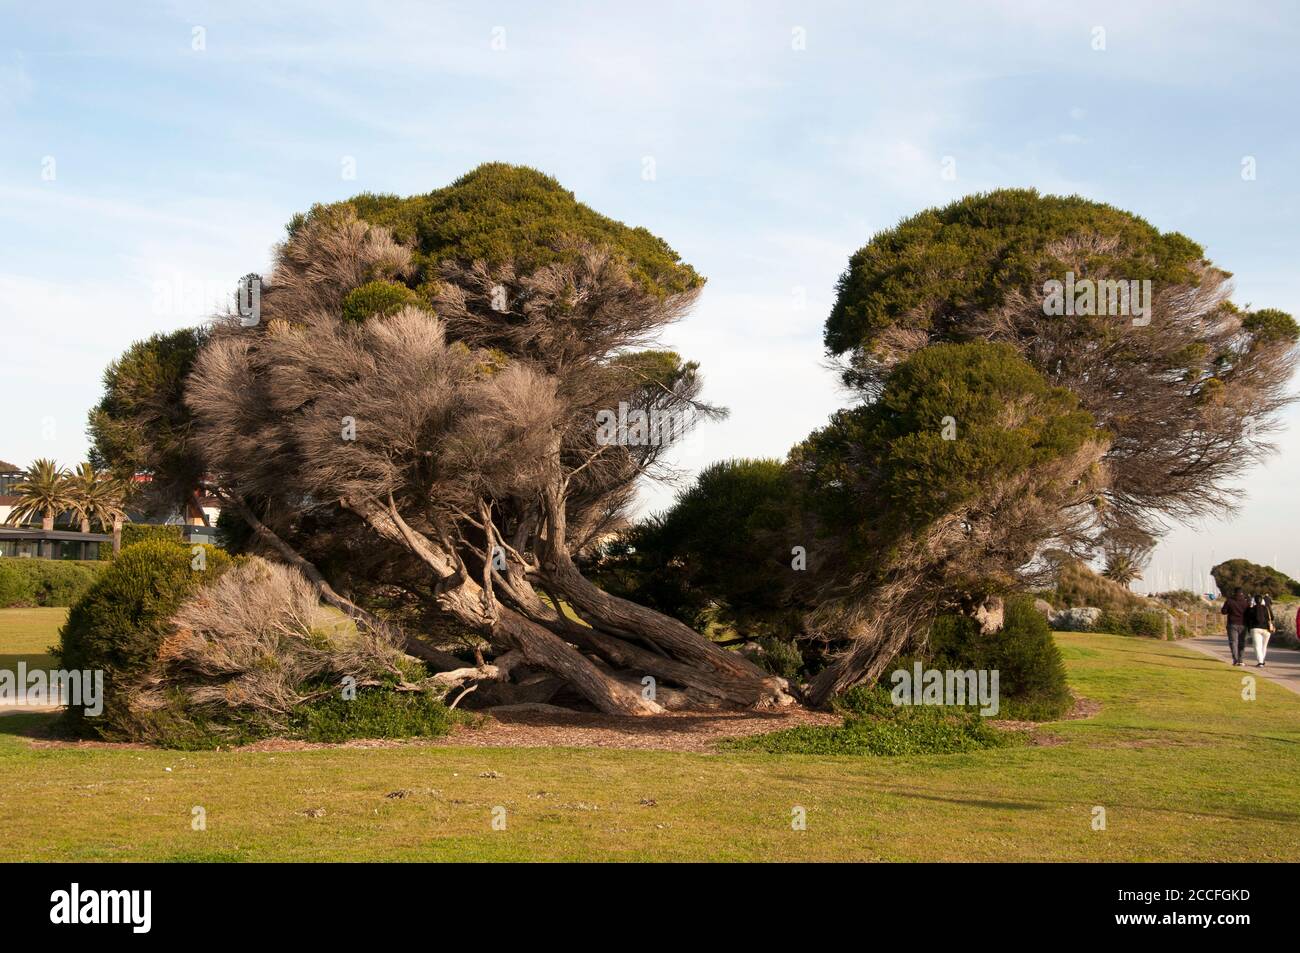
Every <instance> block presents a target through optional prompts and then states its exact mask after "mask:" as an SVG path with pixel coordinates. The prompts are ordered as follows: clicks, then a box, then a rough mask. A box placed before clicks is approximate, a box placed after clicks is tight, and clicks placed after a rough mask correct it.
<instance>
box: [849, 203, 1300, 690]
mask: <svg viewBox="0 0 1300 953" xmlns="http://www.w3.org/2000/svg"><path fill="white" fill-rule="evenodd" d="M1229 278H1230V276H1229V274H1228V273H1227V272H1225V271H1223V270H1222V269H1220V268H1218V267H1216V266H1215V265H1214V264H1212V263H1211V262H1210V261H1209V260H1208V259H1206V257H1205V255H1204V251H1203V249H1202V248H1201V246H1199V245H1197V244H1196V243H1195V242H1193V241H1191V240H1190V239H1188V238H1186V237H1184V236H1182V235H1179V234H1177V233H1162V232H1160V231H1159V230H1158V229H1156V228H1155V227H1153V226H1152V225H1150V224H1149V223H1147V222H1145V221H1144V220H1142V219H1140V218H1138V217H1137V216H1135V215H1132V214H1130V213H1127V212H1123V211H1121V210H1119V209H1116V208H1113V207H1111V206H1108V205H1103V204H1100V203H1096V202H1090V201H1087V200H1085V199H1082V198H1077V197H1072V198H1061V197H1055V196H1041V195H1039V194H1038V193H1037V192H1035V191H1032V190H1002V191H997V192H992V193H989V194H986V195H976V196H971V197H969V198H966V199H963V200H961V201H958V202H954V203H953V204H951V205H949V206H946V207H945V208H942V209H933V210H930V211H926V212H923V213H921V214H919V215H916V216H914V217H912V218H910V219H907V220H906V221H904V222H902V223H901V224H899V225H898V226H897V227H895V228H893V229H890V230H888V231H886V232H882V233H881V234H879V235H877V236H876V237H874V238H873V239H872V240H871V241H870V242H869V243H868V244H867V245H865V246H864V247H863V248H861V249H860V250H859V251H857V252H856V253H855V254H854V255H853V256H852V258H851V259H850V261H849V267H848V269H847V270H846V271H845V273H844V274H843V276H842V277H841V279H840V282H839V294H838V297H837V300H836V303H835V306H834V309H833V310H832V312H831V315H830V317H829V318H828V320H827V322H826V337H825V340H826V346H827V349H828V351H829V352H830V353H831V354H832V355H834V356H837V357H839V358H841V359H842V360H843V376H844V380H845V382H846V383H847V384H849V385H851V386H854V387H856V388H857V389H858V390H859V392H860V393H861V395H862V397H863V399H864V400H866V401H868V402H869V403H871V402H875V401H878V400H880V399H881V396H882V395H883V394H885V393H887V391H888V389H889V387H890V382H891V381H892V380H893V376H892V375H893V372H894V370H895V368H897V367H899V366H900V364H901V363H902V362H905V361H907V360H908V359H909V358H911V357H912V356H914V355H923V354H924V353H925V352H926V351H927V350H928V349H931V348H933V347H934V346H936V345H940V344H945V343H950V344H951V343H967V342H981V341H989V342H998V343H1002V344H1005V345H1007V346H1009V347H1011V348H1013V349H1014V350H1015V351H1016V352H1017V353H1018V354H1020V355H1022V356H1023V358H1024V359H1025V360H1027V361H1028V362H1029V363H1030V364H1031V365H1032V366H1033V367H1034V368H1036V369H1037V370H1038V372H1039V373H1041V374H1042V375H1043V376H1044V378H1045V379H1046V381H1047V382H1048V383H1049V384H1050V385H1051V386H1052V387H1054V388H1064V389H1066V390H1068V391H1069V392H1070V393H1072V394H1073V395H1075V397H1076V398H1077V400H1078V406H1079V408H1080V409H1081V410H1083V411H1085V412H1087V413H1088V414H1090V415H1091V416H1092V417H1093V419H1094V420H1095V421H1096V423H1097V424H1098V425H1099V427H1100V428H1102V429H1103V430H1104V432H1105V433H1106V434H1107V442H1108V449H1107V450H1106V453H1105V456H1104V458H1103V459H1102V463H1103V464H1104V467H1105V474H1106V476H1105V481H1104V483H1102V484H1100V485H1099V486H1098V490H1099V496H1098V500H1097V514H1096V515H1097V519H1096V521H1095V527H1094V529H1093V532H1092V536H1093V543H1094V545H1095V543H1096V542H1097V541H1100V540H1101V539H1103V538H1105V537H1106V536H1107V535H1109V534H1114V533H1121V534H1127V535H1133V534H1146V535H1147V536H1148V537H1149V538H1151V537H1155V536H1157V535H1158V534H1159V533H1160V532H1161V531H1162V530H1163V529H1164V528H1165V527H1166V526H1167V523H1168V521H1169V520H1187V519H1191V518H1194V517H1198V516H1203V515H1206V514H1210V513H1214V514H1222V513H1223V512H1224V511H1225V510H1226V509H1230V508H1231V506H1232V505H1233V503H1234V501H1235V500H1236V498H1237V495H1238V493H1239V491H1238V490H1237V489H1235V488H1234V479H1235V478H1237V477H1239V476H1240V475H1241V474H1242V473H1243V472H1244V471H1245V470H1246V469H1247V468H1248V467H1249V466H1251V465H1252V464H1253V463H1254V462H1255V461H1257V460H1258V459H1260V458H1261V456H1262V455H1264V454H1265V453H1267V452H1268V451H1269V450H1270V449H1271V444H1270V443H1269V441H1268V438H1269V436H1270V435H1271V434H1272V433H1273V432H1275V431H1276V430H1277V429H1278V427H1279V426H1280V413H1279V412H1280V411H1281V410H1282V409H1283V407H1284V406H1286V404H1288V403H1289V402H1290V401H1291V400H1292V399H1293V397H1292V395H1291V394H1290V393H1289V392H1288V391H1287V385H1288V382H1289V380H1290V379H1291V376H1292V374H1293V372H1294V370H1295V367H1296V361H1297V339H1298V338H1300V330H1298V329H1297V325H1296V322H1295V321H1294V320H1293V319H1292V318H1291V316H1290V315H1288V314H1286V313H1284V312H1281V311H1277V310H1274V309H1259V310H1255V309H1250V308H1243V307H1238V306H1236V305H1234V304H1233V303H1232V302H1231V301H1230V300H1229V296H1230V293H1231V284H1230V281H1229ZM940 403H941V404H942V403H943V401H942V400H941V401H940ZM948 413H949V414H950V415H951V416H952V418H953V420H954V422H955V425H956V426H957V427H958V428H959V430H960V428H961V427H962V426H963V425H964V421H963V417H962V413H961V412H960V411H958V410H957V409H955V408H954V409H952V410H949V411H948ZM860 465H861V466H862V467H864V468H867V469H868V470H870V469H871V468H872V467H873V464H872V463H871V461H869V460H862V461H860ZM929 476H930V475H929V474H928V472H927V471H926V470H925V469H924V467H922V468H920V469H919V470H918V471H917V473H916V474H915V475H914V477H913V479H914V480H916V481H925V480H927V479H928V478H929ZM1045 542H1046V538H1044V540H1042V541H1040V543H1045ZM1023 555H1024V556H1025V557H1026V558H1029V557H1031V556H1032V555H1033V547H1028V548H1026V549H1025V550H1024V552H1023ZM971 582H972V584H975V585H977V586H978V585H979V583H978V579H977V578H972V580H971ZM993 588H996V586H993ZM873 646H874V648H873ZM888 651H889V645H888V642H887V640H886V641H882V640H881V639H880V638H879V637H878V636H869V637H868V638H867V639H865V640H855V641H854V646H853V649H852V651H850V652H847V653H846V654H845V656H844V657H843V658H842V659H841V661H840V663H839V666H840V667H841V668H855V669H856V670H857V671H858V672H859V674H861V675H863V676H866V675H867V674H868V673H869V672H870V671H871V669H872V668H873V667H874V665H875V662H874V661H872V662H870V663H869V664H867V663H864V664H859V665H856V666H855V665H854V664H853V663H852V662H851V656H853V655H857V656H859V657H860V658H863V659H871V660H874V659H876V658H877V656H878V653H879V652H888ZM841 674H843V673H841ZM836 680H837V681H841V679H840V678H839V677H838V676H837V678H836Z"/></svg>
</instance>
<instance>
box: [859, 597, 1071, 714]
mask: <svg viewBox="0 0 1300 953" xmlns="http://www.w3.org/2000/svg"><path fill="white" fill-rule="evenodd" d="M918 660H919V661H920V662H921V663H922V665H923V667H925V668H937V669H955V670H958V671H967V670H970V669H975V670H976V671H980V670H984V671H993V670H996V671H997V672H998V699H999V705H998V714H997V717H998V718H1006V719H1019V720H1022V721H1054V720H1055V719H1057V718H1060V717H1061V716H1062V715H1064V714H1065V713H1066V712H1067V711H1069V710H1070V706H1071V705H1072V704H1073V698H1072V697H1071V695H1070V689H1069V685H1068V684H1067V682H1066V677H1065V663H1064V662H1063V661H1062V659H1061V651H1060V649H1059V648H1057V645H1056V641H1055V639H1053V638H1052V630H1051V628H1050V627H1049V626H1048V624H1047V619H1046V618H1044V617H1043V614H1042V613H1041V612H1039V611H1038V610H1037V609H1035V608H1034V603H1033V600H1032V599H1030V598H1029V597H1027V596H1012V597H1010V598H1008V599H1007V600H1006V603H1005V615H1004V621H1003V626H1002V630H1001V631H999V632H996V633H994V634H992V635H983V634H981V633H980V627H979V623H977V622H976V621H975V620H974V619H971V618H968V617H966V616H961V615H942V616H940V617H939V618H938V619H936V620H935V623H934V625H933V626H932V627H931V629H930V641H929V645H928V646H927V649H926V651H925V653H924V655H923V656H922V657H920V658H919V659H917V658H914V657H911V656H905V657H902V658H899V659H897V660H896V661H895V662H894V663H893V664H892V665H890V666H889V667H888V669H887V670H886V671H885V672H884V673H882V675H881V685H882V686H884V687H886V688H888V687H889V686H890V684H891V683H890V681H889V678H890V675H891V673H892V672H894V671H896V670H897V669H899V668H906V669H910V668H911V667H912V664H913V662H915V661H918ZM863 691H865V690H864V689H856V690H854V691H851V692H849V693H847V695H846V699H845V702H847V703H849V704H860V703H861V702H860V700H859V701H857V702H853V701H850V699H852V698H858V697H859V696H861V694H862V693H863ZM855 693H856V694H855Z"/></svg>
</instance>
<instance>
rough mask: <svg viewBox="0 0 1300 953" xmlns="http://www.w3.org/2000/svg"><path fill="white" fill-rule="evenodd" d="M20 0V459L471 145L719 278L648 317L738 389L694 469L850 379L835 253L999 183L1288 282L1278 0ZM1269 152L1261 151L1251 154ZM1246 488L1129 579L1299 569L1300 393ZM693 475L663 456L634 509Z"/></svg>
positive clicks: (1287, 67)
mask: <svg viewBox="0 0 1300 953" xmlns="http://www.w3.org/2000/svg"><path fill="white" fill-rule="evenodd" d="M107 7H108V5H106V4H102V3H64V4H60V8H59V10H58V12H57V13H55V12H53V10H52V8H50V7H49V6H48V5H44V4H30V3H17V2H10V0H0V328H3V338H2V339H0V382H3V393H4V395H5V400H4V405H5V408H4V413H3V416H2V417H0V459H4V460H7V461H10V462H13V463H16V464H18V465H20V466H23V465H26V464H28V463H29V462H30V461H31V460H32V459H34V458H36V457H41V456H48V457H54V458H56V459H58V460H59V461H60V462H62V463H65V464H75V463H76V462H77V461H78V460H81V459H84V458H85V455H86V450H87V441H86V438H85V433H84V431H85V421H86V414H87V412H88V410H89V409H90V408H91V406H93V404H94V403H95V402H96V400H97V399H98V397H99V395H100V378H101V375H102V373H103V369H104V367H105V366H106V365H107V363H108V362H109V361H110V360H111V359H112V358H114V357H115V356H117V355H118V354H120V353H121V352H122V351H123V350H124V349H125V348H126V347H127V346H128V345H130V344H131V342H132V341H135V340H138V339H140V338H143V337H147V336H148V335H150V334H153V333H155V332H158V331H168V330H173V329H176V328H180V327H185V326H190V325H194V324H197V323H199V322H201V321H202V320H203V319H204V318H205V317H207V316H208V315H210V314H211V313H212V312H213V311H214V310H216V309H218V308H219V307H221V306H222V305H223V304H224V303H225V301H226V299H227V297H228V295H229V294H230V292H231V291H232V290H233V287H234V283H235V282H236V281H237V279H238V277H239V276H240V275H243V274H246V273H248V272H250V271H257V272H262V273H266V272H269V270H270V260H271V255H272V249H273V247H274V245H275V243H276V242H277V241H279V240H280V239H281V238H282V237H283V235H284V225H285V223H286V222H287V221H288V220H289V218H290V217H291V216H292V215H293V214H294V213H295V212H299V211H303V210H306V209H308V208H310V206H311V205H312V204H313V203H316V202H327V201H333V200H337V199H341V198H345V197H347V196H349V195H353V194H356V193H358V192H362V191H371V192H393V193H398V194H404V195H405V194H416V193H422V192H427V191H430V190H432V189H435V188H438V187H441V186H443V185H446V184H448V183H449V182H451V181H452V180H453V179H455V178H456V177H458V176H459V175H461V174H463V173H465V172H467V171H469V170H470V169H472V168H474V167H475V166H477V165H479V164H480V163H482V162H487V161H506V162H513V163H520V164H525V165H530V166H534V167H536V168H539V169H542V170H543V171H545V172H547V173H549V174H551V175H554V176H555V177H556V178H558V179H559V180H560V182H561V183H563V184H564V186H565V187H566V188H569V189H571V190H572V191H574V192H575V193H576V195H577V197H578V198H579V199H580V200H581V201H583V202H585V203H587V204H588V205H591V206H592V207H594V208H595V209H597V210H598V211H601V212H603V213H605V214H607V215H610V216H612V217H614V218H617V219H620V220H622V221H625V222H627V223H629V224H633V225H643V226H645V227H647V228H649V229H650V230H651V231H653V232H655V233H656V234H658V235H660V236H662V237H663V238H664V239H665V240H667V241H668V242H669V244H671V245H672V246H673V248H675V249H676V250H677V251H678V252H679V253H680V254H681V255H682V256H683V258H684V259H685V260H686V261H688V262H690V263H691V264H692V265H694V266H695V267H696V269H697V270H699V271H700V272H701V273H702V274H703V275H705V276H706V277H707V279H708V284H707V285H706V287H705V290H704V293H703V295H702V297H701V298H700V300H699V303H698V305H697V306H696V308H695V309H694V311H693V312H692V313H691V314H690V315H689V316H688V317H687V318H686V319H685V320H683V321H682V322H681V323H679V324H677V325H675V326H673V327H672V328H670V329H669V330H668V331H667V332H666V334H665V338H664V344H665V345H668V346H671V347H673V348H675V349H677V350H678V351H680V352H681V353H682V354H683V355H685V356H687V357H689V358H692V359H696V360H698V361H700V362H701V365H702V369H703V373H704V376H705V380H706V392H705V396H706V398H707V399H709V400H711V401H712V402H715V403H719V404H723V405H726V406H727V407H729V408H730V410H731V415H730V417H729V418H728V419H726V420H725V421H722V422H719V423H712V424H708V425H706V426H704V427H702V428H700V429H698V430H697V431H696V432H694V433H693V434H692V435H691V436H690V437H689V438H688V439H687V440H685V441H684V442H683V443H681V444H680V445H679V446H677V447H676V448H674V451H673V455H672V462H673V463H674V464H675V465H676V466H677V468H678V469H679V471H680V473H681V474H682V478H683V479H687V478H689V475H690V474H691V473H693V472H695V471H696V470H698V469H699V468H700V467H702V466H704V465H707V464H708V463H710V462H712V461H715V460H720V459H726V458H731V457H755V456H773V457H780V456H782V455H784V454H785V452H786V451H787V450H788V449H789V448H790V446H791V445H793V444H794V443H795V442H797V441H798V440H800V439H802V438H803V437H804V436H806V435H807V434H808V433H809V432H810V431H811V430H813V429H814V428H816V427H818V426H820V425H821V424H822V423H824V422H825V420H826V418H827V417H828V416H829V415H830V414H831V413H832V412H833V411H834V410H836V409H837V408H839V407H842V406H845V405H847V404H849V403H850V402H851V396H850V395H848V394H846V393H844V392H843V391H842V389H841V388H840V387H839V385H838V383H837V377H836V374H835V373H834V371H833V369H832V368H831V367H830V366H829V365H828V363H827V361H826V358H825V355H824V352H823V348H822V343H821V335H822V325H823V322H824V320H825V318H826V315H827V314H828V312H829V310H830V307H831V304H832V302H833V297H834V289H835V282H836V279H837V278H838V276H839V275H840V273H841V272H842V271H843V270H844V267H845V265H846V263H847V260H848V257H849V255H851V254H852V253H853V251H855V250H856V249H857V248H859V247H861V246H862V245H863V244H865V243H866V242H867V241H868V240H870V238H871V237H872V236H873V235H874V234H876V233H877V232H879V231H881V230H883V229H887V228H889V227H891V226H893V225H894V224H896V223H897V222H898V221H899V220H900V219H902V218H905V217H907V216H909V215H911V214H914V213H916V212H918V211H920V210H922V209H925V208H929V207H932V206H936V205H942V204H946V203H947V202H949V201H952V200H954V199H956V198H959V197H961V196H963V195H967V194H970V193H974V192H981V191H986V190H988V189H992V188H999V187H1006V186H1017V187H1029V186H1032V187H1036V188H1038V189H1039V190H1041V191H1044V192H1051V193H1058V194H1078V195H1082V196H1085V197H1087V198H1090V199H1095V200H1098V201H1104V202H1108V203H1111V204H1113V205H1117V206H1119V207H1121V208H1124V209H1128V210H1130V211H1133V212H1135V213H1137V214H1140V215H1142V216H1143V217H1144V218H1146V219H1147V220H1148V221H1150V222H1152V223H1153V224H1154V225H1156V226H1157V227H1159V228H1160V229H1162V230H1176V231H1179V232H1182V233H1184V234H1186V235H1188V236H1190V237H1191V238H1193V239H1194V240H1196V241H1198V242H1199V243H1201V244H1202V245H1204V246H1205V248H1206V250H1207V254H1208V255H1209V256H1210V258H1211V259H1212V260H1214V261H1215V262H1216V264H1218V265H1220V266H1221V267H1223V268H1225V269H1226V270H1228V271H1230V272H1232V273H1233V275H1234V280H1235V283H1236V289H1237V290H1236V294H1235V296H1234V300H1235V301H1237V303H1239V304H1243V305H1253V306H1256V307H1265V306H1268V307H1277V308H1282V309H1283V310H1286V311H1289V312H1291V313H1292V314H1300V274H1297V270H1296V263H1297V262H1298V261H1300V231H1298V230H1297V229H1296V227H1295V223H1296V219H1297V214H1296V213H1297V211H1298V206H1300V122H1297V118H1298V116H1297V112H1298V111H1300V105H1298V104H1297V95H1296V94H1297V90H1298V88H1300V83H1298V82H1297V80H1300V66H1298V65H1297V61H1296V57H1295V55H1294V51H1295V49H1296V48H1297V47H1298V46H1300V10H1298V9H1297V8H1296V7H1295V6H1294V5H1292V4H1288V3H1262V2H1259V3H1257V2H1250V0H1244V2H1237V3H1234V4H1232V5H1231V6H1225V5H1224V4H1222V3H1218V2H1208V3H1197V2H1182V3H1176V4H1175V3H1169V2H1165V3H1143V2H1133V0H1128V2H1122V3H1113V4H1110V3H1071V4H1069V5H1068V6H1067V5H1065V4H1059V3H1049V2H1043V3H1036V2H1027V0H1026V2H983V3H979V2H963V3H956V2H954V3H915V2H909V3H904V4H900V3H892V2H891V3H865V2H861V0H858V2H850V3H818V2H807V0H805V2H772V3H761V2H756V3H732V2H715V3H701V2H682V3H675V2H658V3H653V4H647V3H630V2H604V3H566V2H547V3H545V4H530V3H522V2H521V3H492V2H483V3H473V4H470V3H462V4H437V3H403V2H391V3H383V4H378V3H376V4H367V3H363V2H357V0H351V2H346V3H334V2H330V0H312V2H309V3H308V2H296V0H287V2H284V0H277V2H275V3H256V4H253V3H244V2H222V3H179V2H178V3H161V2H137V3H133V4H131V5H129V7H128V6H126V5H122V6H121V7H116V5H115V8H114V9H111V10H110V9H107ZM1249 167H1253V170H1254V174H1253V176H1251V175H1249V174H1247V173H1245V172H1244V170H1246V169H1247V168H1249ZM1278 443H1279V448H1280V452H1279V453H1278V454H1277V455H1276V456H1274V457H1272V458H1269V459H1268V460H1266V461H1261V463H1260V464H1259V465H1258V466H1257V467H1256V468H1255V469H1254V470H1252V471H1251V473H1250V474H1249V476H1248V477H1247V478H1246V480H1245V481H1244V484H1243V486H1242V488H1243V490H1244V491H1245V499H1244V502H1243V504H1242V506H1241V507H1240V508H1239V510H1238V511H1237V512H1236V513H1235V514H1223V515H1221V517H1219V518H1214V519H1209V520H1207V521H1205V522H1202V523H1199V524H1197V525H1194V526H1177V525H1175V526H1173V527H1171V529H1170V532H1169V534H1168V535H1167V536H1166V537H1165V539H1164V540H1163V541H1162V543H1161V545H1160V546H1159V548H1158V549H1157V551H1156V553H1155V556H1154V558H1153V561H1152V565H1151V566H1150V568H1149V569H1148V572H1147V574H1146V575H1147V578H1146V580H1145V581H1144V582H1143V583H1139V584H1138V585H1137V586H1135V588H1139V589H1142V588H1146V589H1149V590H1151V589H1154V590H1159V589H1167V588H1174V587H1186V588H1193V589H1201V588H1203V587H1204V586H1206V585H1207V582H1208V581H1207V577H1206V573H1207V571H1208V569H1209V567H1210V566H1211V565H1213V563H1214V562H1217V561H1221V560H1223V559H1226V558H1230V557H1235V556H1239V557H1244V558H1248V559H1251V560H1253V561H1256V562H1262V563H1267V564H1270V565H1276V566H1277V568H1279V569H1281V570H1283V571H1284V572H1287V573H1289V574H1290V575H1292V576H1296V577H1300V537H1298V536H1297V534H1296V533H1295V532H1294V531H1293V528H1294V527H1295V526H1296V523H1297V516H1300V499H1298V494H1297V493H1296V492H1295V489H1294V488H1295V486H1296V484H1297V482H1300V481H1298V480H1297V474H1300V409H1297V408H1292V409H1291V411H1289V412H1288V414H1287V429H1286V430H1284V431H1283V432H1282V434H1281V435H1280V436H1279V439H1278ZM674 492H675V487H674V486H673V485H671V484H655V485H651V486H647V487H646V488H645V489H644V490H643V492H642V497H641V508H642V510H643V511H645V512H648V511H652V510H654V509H658V508H661V507H663V506H665V505H667V504H669V503H670V502H671V500H672V497H673V494H674Z"/></svg>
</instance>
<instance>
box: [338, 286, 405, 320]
mask: <svg viewBox="0 0 1300 953" xmlns="http://www.w3.org/2000/svg"><path fill="white" fill-rule="evenodd" d="M420 304H421V301H420V296H419V295H417V294H416V293H415V292H414V291H412V290H411V289H410V288H408V287H406V285H401V284H398V283H397V282H394V281H372V282H370V283H369V284H364V285H362V286H361V287H360V288H355V289H353V290H352V291H351V292H349V293H348V296H347V297H346V298H344V299H343V320H344V321H351V322H353V323H355V324H361V323H362V322H364V321H366V320H367V319H368V318H372V317H374V316H376V315H382V316H387V315H392V314H396V313H397V312H398V311H401V310H402V309H403V308H405V307H407V306H408V305H409V306H412V307H418V306H419V305H420Z"/></svg>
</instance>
